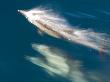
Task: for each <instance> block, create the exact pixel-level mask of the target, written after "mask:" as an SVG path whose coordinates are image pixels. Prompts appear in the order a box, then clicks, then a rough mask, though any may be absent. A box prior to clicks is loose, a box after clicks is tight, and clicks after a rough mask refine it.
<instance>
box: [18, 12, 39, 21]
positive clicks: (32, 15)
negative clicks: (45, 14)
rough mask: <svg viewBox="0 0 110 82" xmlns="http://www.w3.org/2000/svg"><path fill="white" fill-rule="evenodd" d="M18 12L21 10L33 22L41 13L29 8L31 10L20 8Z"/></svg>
mask: <svg viewBox="0 0 110 82" xmlns="http://www.w3.org/2000/svg"><path fill="white" fill-rule="evenodd" d="M18 12H20V13H21V14H22V15H23V16H25V17H26V19H28V21H29V22H31V23H32V22H33V21H35V20H37V19H39V16H38V15H39V13H38V12H36V11H34V10H33V11H31V10H29V11H27V10H18Z"/></svg>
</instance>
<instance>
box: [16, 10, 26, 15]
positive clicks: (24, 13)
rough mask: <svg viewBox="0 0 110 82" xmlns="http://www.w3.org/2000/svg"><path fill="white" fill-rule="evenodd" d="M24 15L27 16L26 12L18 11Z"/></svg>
mask: <svg viewBox="0 0 110 82" xmlns="http://www.w3.org/2000/svg"><path fill="white" fill-rule="evenodd" d="M18 12H20V13H21V14H22V15H24V16H26V11H25V10H18Z"/></svg>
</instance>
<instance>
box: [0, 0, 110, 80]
mask: <svg viewBox="0 0 110 82" xmlns="http://www.w3.org/2000/svg"><path fill="white" fill-rule="evenodd" d="M109 4H110V1H109V0H27V1H26V0H11V1H10V0H8V1H6V0H4V1H0V38H1V39H0V47H1V48H0V82H69V81H68V80H66V79H64V78H62V77H52V76H50V75H49V74H47V73H46V72H45V71H44V70H43V69H41V67H39V66H36V65H34V64H32V63H31V62H29V61H27V60H26V59H25V56H26V55H30V56H34V55H39V53H38V52H36V51H34V50H33V49H32V47H31V43H40V44H47V45H52V46H55V47H57V48H60V49H62V50H64V51H66V52H68V53H70V54H75V55H72V56H73V57H74V59H77V60H81V61H83V69H84V71H85V70H88V71H89V72H92V71H95V72H96V73H97V72H99V73H101V74H102V75H103V77H105V81H92V80H89V81H88V82H110V79H109V76H110V56H109V54H105V55H103V56H101V55H100V54H99V52H97V51H95V50H93V49H90V48H87V47H85V46H81V45H78V44H74V43H70V42H67V41H63V40H60V39H56V38H53V37H51V36H49V35H44V36H40V35H39V34H38V33H37V31H36V29H35V26H33V25H32V24H30V23H29V22H28V21H27V20H26V19H25V18H24V17H23V16H22V15H20V14H19V13H18V11H17V10H18V9H31V8H34V7H39V6H42V7H44V8H45V7H47V8H50V9H53V10H55V11H56V12H58V13H59V14H61V15H62V16H63V17H65V19H66V20H67V21H68V22H69V23H70V24H71V25H73V26H76V27H79V28H84V29H87V28H91V29H93V30H95V31H97V32H103V33H107V34H108V35H110V5H109ZM68 55H69V54H68Z"/></svg>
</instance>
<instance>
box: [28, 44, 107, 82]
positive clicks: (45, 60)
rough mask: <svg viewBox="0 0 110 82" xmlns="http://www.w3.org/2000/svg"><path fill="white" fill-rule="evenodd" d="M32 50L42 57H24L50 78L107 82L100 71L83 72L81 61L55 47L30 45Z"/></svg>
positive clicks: (77, 81) (76, 81) (83, 81)
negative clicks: (40, 68)
mask: <svg viewBox="0 0 110 82" xmlns="http://www.w3.org/2000/svg"><path fill="white" fill-rule="evenodd" d="M32 48H33V49H34V50H36V51H37V52H39V53H40V54H41V55H42V56H39V57H38V56H36V57H35V56H34V57H31V56H26V59H27V60H28V61H30V62H32V63H33V64H35V65H37V66H39V67H42V69H43V70H44V71H46V72H47V73H48V74H49V75H50V76H53V77H56V76H58V77H63V78H65V79H67V80H69V81H70V82H108V81H109V80H107V79H106V78H105V75H102V74H103V73H101V72H100V71H96V70H95V71H94V70H89V71H88V70H84V69H85V68H84V63H83V61H81V60H76V59H74V58H72V57H71V58H70V57H69V56H70V54H67V53H65V52H64V51H63V50H61V49H58V48H56V47H52V46H47V45H43V44H32Z"/></svg>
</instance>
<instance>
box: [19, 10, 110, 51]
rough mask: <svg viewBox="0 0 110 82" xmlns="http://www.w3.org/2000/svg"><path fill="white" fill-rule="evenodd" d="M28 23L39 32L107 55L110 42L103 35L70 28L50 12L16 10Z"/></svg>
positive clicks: (63, 20) (65, 22) (88, 30)
mask: <svg viewBox="0 0 110 82" xmlns="http://www.w3.org/2000/svg"><path fill="white" fill-rule="evenodd" d="M18 12H20V13H21V14H23V15H24V16H25V17H26V18H27V19H28V21H29V22H31V23H32V24H34V25H35V26H36V27H37V28H39V30H40V31H42V32H44V33H47V34H49V35H51V36H53V37H56V38H61V39H65V40H68V41H70V42H75V43H78V44H82V45H85V46H87V47H90V48H93V49H95V50H98V51H100V53H105V52H107V53H109V51H110V50H109V48H110V40H109V38H108V37H106V34H104V33H97V32H94V31H93V30H91V29H78V28H74V27H72V26H70V25H69V24H68V23H67V21H66V20H65V19H64V18H61V17H60V16H58V15H57V14H55V13H54V12H52V11H51V10H46V9H42V8H36V9H32V10H18Z"/></svg>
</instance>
